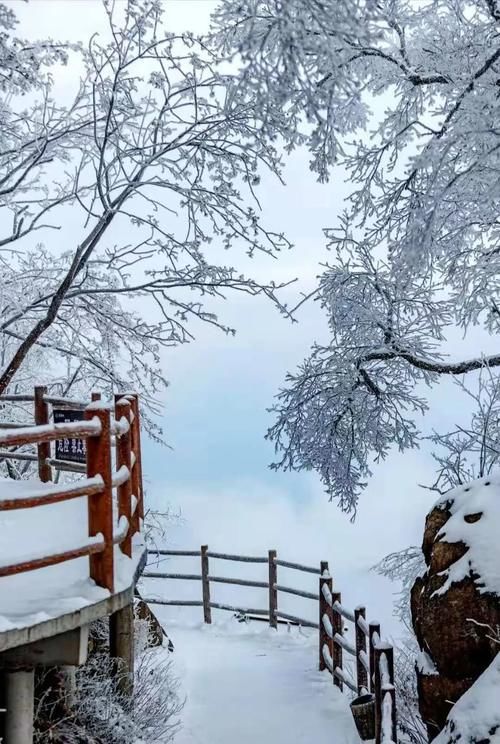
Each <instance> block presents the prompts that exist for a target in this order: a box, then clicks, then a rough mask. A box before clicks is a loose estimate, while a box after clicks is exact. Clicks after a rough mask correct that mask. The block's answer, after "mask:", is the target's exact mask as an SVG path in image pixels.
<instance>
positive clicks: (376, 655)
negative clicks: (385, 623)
mask: <svg viewBox="0 0 500 744" xmlns="http://www.w3.org/2000/svg"><path fill="white" fill-rule="evenodd" d="M379 635H380V634H379ZM382 653H383V647H382V645H381V644H380V640H379V641H378V643H377V644H375V646H374V649H373V664H374V669H373V693H374V695H375V744H381V741H382V690H381V679H380V657H381V655H382Z"/></svg>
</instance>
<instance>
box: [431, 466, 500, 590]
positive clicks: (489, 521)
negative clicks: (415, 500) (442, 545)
mask: <svg viewBox="0 0 500 744" xmlns="http://www.w3.org/2000/svg"><path fill="white" fill-rule="evenodd" d="M435 506H436V507H437V508H442V509H445V510H447V511H449V512H450V513H451V517H450V518H449V519H448V521H447V522H446V524H445V525H444V527H443V528H442V530H441V531H440V532H439V533H438V535H437V539H438V540H441V541H442V542H447V543H458V542H462V543H464V544H465V545H466V546H467V547H468V550H467V552H466V553H465V555H464V556H462V558H460V559H459V560H457V561H456V562H455V563H453V564H452V565H451V566H450V567H449V568H448V569H447V570H446V571H445V572H444V573H445V575H446V577H447V580H446V582H445V583H444V585H443V586H442V587H441V588H440V589H439V592H438V593H439V594H444V593H445V592H446V591H447V590H448V588H449V587H450V586H451V584H453V583H455V582H459V581H462V579H464V578H466V577H467V576H471V574H472V575H474V578H475V583H476V585H477V587H478V589H479V591H481V592H489V593H492V594H498V595H500V540H499V539H498V535H499V532H500V473H496V474H494V475H493V474H492V475H489V476H487V477H484V478H478V479H477V480H474V481H471V482H470V483H466V484H465V485H463V486H457V487H456V488H453V489H452V490H451V491H448V492H447V493H446V494H445V496H444V497H442V498H440V499H439V501H438V502H437V503H436V505H435Z"/></svg>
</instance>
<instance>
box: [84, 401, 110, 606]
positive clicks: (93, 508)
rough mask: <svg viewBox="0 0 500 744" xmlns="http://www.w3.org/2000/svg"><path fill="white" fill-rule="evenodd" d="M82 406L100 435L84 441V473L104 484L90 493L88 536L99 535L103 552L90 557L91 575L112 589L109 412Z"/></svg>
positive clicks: (87, 418)
mask: <svg viewBox="0 0 500 744" xmlns="http://www.w3.org/2000/svg"><path fill="white" fill-rule="evenodd" d="M95 405H96V407H95V408H93V407H92V404H90V406H88V407H87V408H86V409H85V413H84V416H85V420H87V421H88V420H90V419H92V418H94V417H96V418H97V419H98V420H99V423H100V432H101V433H100V435H99V436H98V437H90V439H89V440H88V443H87V475H88V476H89V477H90V478H91V477H93V476H94V475H100V476H101V478H102V480H103V483H104V486H103V491H102V493H100V494H99V495H98V496H89V499H88V511H89V535H90V536H91V537H92V536H94V535H98V534H99V533H100V534H102V536H103V537H104V543H105V548H104V550H103V551H102V553H99V554H97V555H91V556H90V578H91V579H94V581H95V582H96V584H97V585H98V586H102V587H104V588H106V589H109V591H110V592H111V593H113V591H114V565H113V561H114V557H113V488H112V484H111V433H110V412H109V409H106V408H98V407H97V406H98V405H99V404H98V403H96V404H95Z"/></svg>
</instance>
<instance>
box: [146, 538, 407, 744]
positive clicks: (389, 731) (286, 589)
mask: <svg viewBox="0 0 500 744" xmlns="http://www.w3.org/2000/svg"><path fill="white" fill-rule="evenodd" d="M148 554H149V555H150V556H156V558H157V559H158V557H159V556H166V557H192V558H195V557H196V558H199V559H200V573H199V574H198V573H196V574H182V573H169V572H161V571H150V570H147V569H146V571H144V573H143V574H142V577H143V578H151V579H152V578H155V579H174V580H182V581H201V585H202V599H200V600H175V599H158V598H155V597H143V599H144V601H145V602H147V603H149V604H159V605H172V606H190V607H203V616H204V620H205V622H206V623H211V622H212V612H211V611H212V609H218V610H228V611H230V612H236V613H240V614H242V615H244V616H247V617H255V618H256V619H257V618H259V619H266V620H268V622H269V625H270V626H271V627H272V628H276V627H277V625H278V623H279V622H287V623H293V624H296V625H302V626H304V627H309V628H315V629H317V630H318V641H319V649H318V650H319V669H320V671H323V670H328V672H329V673H330V674H331V676H332V680H333V684H334V685H335V686H336V687H338V688H339V689H340V690H343V689H344V687H347V688H349V689H350V690H351V691H352V692H353V693H355V694H356V695H357V696H360V695H364V694H368V693H371V694H372V695H373V697H374V700H375V741H376V744H397V741H398V739H397V711H396V690H395V687H394V651H393V647H392V646H391V645H390V644H389V643H385V642H384V641H383V640H382V636H381V632H380V625H379V624H378V623H374V622H367V621H366V610H365V608H364V607H357V608H356V609H355V610H354V611H352V612H351V611H350V610H348V609H347V608H346V607H344V605H343V604H342V597H341V594H340V592H336V591H333V580H332V577H331V576H330V574H329V572H328V563H327V562H326V561H322V562H321V564H320V567H319V568H314V567H312V566H305V565H303V564H300V563H292V562H290V561H284V560H281V559H279V558H278V556H277V553H276V551H275V550H269V552H268V555H267V556H243V555H232V554H228V553H215V552H212V551H209V549H208V546H207V545H202V546H201V548H200V550H149V551H148ZM210 559H215V560H222V561H236V562H242V563H261V564H267V566H268V573H269V580H268V581H254V580H251V579H237V578H229V577H226V576H217V575H213V574H211V573H210ZM279 567H282V568H288V569H293V570H296V571H301V572H305V573H309V574H313V575H315V576H317V577H318V591H317V592H309V591H304V590H303V589H295V588H294V587H291V586H287V585H284V584H280V583H278V568H279ZM216 583H221V584H234V585H237V586H245V587H252V588H260V589H267V590H268V603H267V607H266V608H250V607H245V606H236V605H229V604H221V603H220V602H213V601H212V600H211V597H210V587H211V585H212V584H216ZM280 593H284V594H292V595H295V596H297V597H302V598H304V599H308V600H311V601H314V602H316V603H318V609H319V622H317V623H316V622H313V621H312V620H307V619H305V618H301V617H298V616H296V615H292V614H290V613H287V612H283V611H282V610H280V608H279V602H278V597H279V594H280ZM345 621H347V622H348V623H351V624H352V631H353V633H352V636H353V639H352V640H351V639H349V638H348V637H346V634H345V633H344V623H345ZM344 654H347V655H349V656H351V657H352V658H353V660H354V664H355V670H356V671H355V678H353V677H352V676H351V675H350V673H349V672H348V670H347V668H346V665H345V664H344Z"/></svg>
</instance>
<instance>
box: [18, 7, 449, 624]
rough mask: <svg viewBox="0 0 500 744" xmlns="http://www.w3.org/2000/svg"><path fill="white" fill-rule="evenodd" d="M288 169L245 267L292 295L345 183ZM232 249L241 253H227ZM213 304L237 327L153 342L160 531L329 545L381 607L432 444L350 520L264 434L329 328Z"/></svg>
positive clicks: (82, 28)
mask: <svg viewBox="0 0 500 744" xmlns="http://www.w3.org/2000/svg"><path fill="white" fill-rule="evenodd" d="M11 4H12V5H15V6H16V10H17V11H18V13H19V15H20V17H21V18H22V25H23V28H22V31H24V32H25V33H27V34H28V33H29V35H30V36H32V35H36V36H39V37H40V38H42V37H44V36H52V37H53V38H59V39H71V40H74V39H81V40H83V41H85V40H86V39H88V37H89V36H90V35H91V34H92V33H93V32H95V31H98V30H99V29H102V8H101V6H100V3H99V2H98V1H97V0H31V2H30V3H29V4H28V5H27V6H25V5H24V3H21V2H17V0H11ZM213 4H214V3H213V2H212V0H166V2H165V5H166V8H167V14H168V19H169V25H170V27H171V28H172V29H174V30H180V29H184V28H188V29H190V30H192V31H195V32H198V31H203V30H204V29H205V28H207V24H208V18H209V14H210V10H211V7H213ZM77 76H78V72H77V71H75V70H72V69H71V68H69V69H68V70H66V71H65V72H64V78H65V80H66V83H67V84H68V85H69V84H70V83H72V82H73V83H76V82H77ZM285 178H286V182H287V185H286V187H284V186H282V185H281V184H279V183H278V182H276V181H273V180H272V179H270V178H264V180H263V183H262V185H261V188H260V192H259V196H260V199H261V202H262V205H263V218H264V220H265V221H266V222H267V223H268V224H270V225H271V226H272V227H276V228H278V229H283V230H284V231H285V232H286V233H287V236H288V237H289V239H290V240H291V241H292V242H293V243H294V245H295V248H294V249H293V251H290V252H289V253H288V254H287V255H285V256H284V257H283V258H282V259H281V260H280V261H279V262H276V261H273V260H272V259H270V258H268V257H263V256H260V257H256V258H255V260H254V263H253V273H254V274H257V275H258V276H259V277H261V278H262V277H268V278H273V279H275V280H280V281H281V280H283V281H284V280H287V279H292V278H294V277H297V278H298V284H297V285H295V286H294V287H293V289H291V290H290V296H292V293H297V294H298V292H299V291H300V290H302V291H308V290H310V289H311V288H312V287H313V286H314V281H315V277H316V275H317V273H318V271H319V263H320V262H321V261H325V260H327V258H328V256H327V253H326V251H325V241H324V238H323V233H322V228H323V227H327V226H332V225H334V224H335V222H336V217H337V215H338V213H339V211H340V208H341V204H342V200H343V198H344V197H345V195H346V193H347V191H348V187H347V186H346V184H344V179H343V174H342V173H341V172H340V173H338V174H334V176H333V178H332V180H331V182H330V184H328V185H319V184H317V183H316V182H315V180H314V177H313V176H312V174H311V173H310V171H309V168H308V162H307V156H306V154H305V153H298V154H295V155H294V156H293V158H291V159H290V160H289V161H288V166H287V168H286V172H285ZM231 261H232V263H233V264H234V265H236V266H239V259H238V255H237V253H235V254H234V255H233V256H232V257H231ZM244 268H245V270H247V269H248V264H247V263H245V266H244ZM251 268H252V267H251ZM219 313H220V316H221V318H222V319H223V320H224V321H225V322H227V323H228V324H230V325H232V326H234V327H235V328H236V329H237V335H236V337H234V338H233V337H227V336H225V335H223V334H222V333H221V332H219V331H217V330H215V329H213V328H211V327H205V326H202V325H198V326H196V327H195V328H194V329H192V330H194V331H195V334H196V341H195V342H194V343H192V344H191V345H189V346H185V347H182V348H179V349H169V350H166V351H164V352H163V366H164V372H165V374H166V376H167V377H168V379H169V380H170V383H171V385H170V388H169V391H168V393H167V395H166V397H165V417H164V426H165V431H166V436H167V439H168V441H169V443H170V444H171V445H172V448H173V449H172V450H171V451H170V450H166V449H164V448H161V447H158V446H156V445H152V444H150V443H146V444H145V449H146V451H145V472H146V474H147V479H148V491H149V496H150V499H151V501H152V503H154V504H155V505H156V506H158V507H160V508H161V507H166V506H170V507H171V508H173V509H174V510H177V509H180V510H181V512H182V515H183V517H184V523H183V524H182V525H179V526H174V527H172V529H171V531H170V539H171V544H173V545H175V546H176V547H179V546H183V547H192V546H197V545H199V544H200V543H202V542H203V543H209V544H210V545H211V546H212V548H213V549H219V550H224V549H227V550H239V551H241V552H244V551H247V552H255V551H257V550H264V549H267V548H277V549H278V550H279V551H280V552H281V553H282V554H283V555H284V557H288V558H289V559H292V560H304V561H313V562H315V563H316V562H319V560H321V559H324V558H329V559H330V560H331V561H332V565H333V570H334V575H335V576H337V577H338V580H339V585H340V586H341V588H343V590H344V591H345V592H347V594H348V598H349V600H350V601H352V602H353V603H355V604H358V603H360V602H365V603H366V604H367V605H368V606H371V607H374V608H375V610H374V611H376V612H377V614H378V615H379V616H380V617H381V618H387V617H388V616H389V615H390V610H389V607H388V598H390V591H391V589H390V588H388V586H387V585H385V584H383V583H381V580H378V581H375V580H374V579H373V576H372V575H370V574H368V573H367V570H368V568H369V567H370V565H372V564H373V563H374V562H375V561H376V560H378V559H380V558H381V557H382V556H383V555H385V554H386V553H388V552H389V551H392V550H396V549H399V548H402V547H404V546H405V545H408V544H411V543H420V541H421V536H422V527H423V522H424V518H425V513H426V510H427V508H428V506H429V505H430V504H431V503H432V502H433V501H434V496H433V495H432V494H429V493H428V492H426V491H423V490H422V489H420V488H419V486H418V484H419V483H429V482H430V481H431V480H432V478H433V467H432V462H431V460H430V457H429V455H428V454H426V453H424V452H410V453H406V454H405V455H403V456H402V455H399V454H397V453H395V454H393V455H392V456H391V457H390V458H389V460H388V461H387V462H386V463H384V464H383V465H382V466H381V467H380V468H376V470H375V473H376V474H375V477H374V478H373V480H372V481H371V482H370V484H369V487H368V489H367V491H366V493H365V494H364V496H363V497H362V500H361V504H360V510H359V514H358V518H357V520H356V522H355V523H354V524H352V523H351V522H350V521H349V518H348V517H346V516H345V515H342V514H340V513H339V511H338V509H337V508H336V507H335V505H334V504H329V503H328V502H327V497H326V496H325V495H324V493H323V491H322V488H321V484H320V483H319V479H318V478H317V477H316V476H315V475H314V474H309V473H306V474H297V473H291V474H290V473H286V474H283V473H280V474H277V473H275V472H271V471H270V470H269V468H268V465H269V463H270V462H271V461H272V459H273V450H272V445H271V444H270V443H269V442H266V441H265V440H264V434H265V431H266V428H267V426H268V424H269V423H270V421H271V420H272V419H271V418H270V416H269V414H268V413H267V412H266V408H268V407H269V406H270V405H271V404H272V399H273V395H274V394H275V393H276V391H277V390H278V388H279V386H280V384H281V383H282V381H283V379H284V375H285V373H286V371H287V370H289V369H293V368H294V367H295V366H296V365H297V364H298V363H299V362H300V361H301V360H302V358H303V357H304V356H305V355H306V354H307V351H308V348H309V346H310V344H311V343H312V342H313V341H314V340H321V339H322V338H324V337H325V320H324V318H323V317H322V315H321V313H320V312H319V311H318V308H317V306H316V305H315V304H314V303H308V304H307V305H306V306H304V308H303V310H302V312H301V313H300V316H299V319H300V323H298V324H295V325H293V326H292V325H291V324H290V322H288V321H287V320H285V319H283V318H282V317H281V316H279V315H278V313H277V312H276V310H275V309H274V308H273V307H272V306H271V304H269V303H268V302H266V301H264V300H260V299H251V298H248V297H245V296H241V295H235V296H230V297H229V299H228V301H227V302H226V303H225V304H221V306H220V308H219ZM433 400H434V403H435V406H434V410H433V413H432V416H431V422H432V423H433V424H434V425H439V424H440V423H441V422H443V423H445V422H446V421H447V420H452V419H453V416H454V415H455V409H454V401H455V400H456V399H455V398H454V397H453V395H452V394H449V393H447V395H446V396H445V397H443V394H442V393H440V394H439V395H437V394H436V395H435V396H434V397H433ZM354 578H356V580H354Z"/></svg>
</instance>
